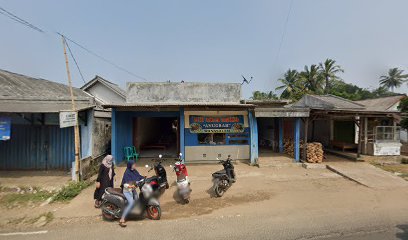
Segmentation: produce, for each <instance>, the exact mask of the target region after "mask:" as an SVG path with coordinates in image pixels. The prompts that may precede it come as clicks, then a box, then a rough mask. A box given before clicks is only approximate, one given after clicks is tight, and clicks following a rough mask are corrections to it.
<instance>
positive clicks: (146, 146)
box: [140, 144, 167, 150]
mask: <svg viewBox="0 0 408 240" xmlns="http://www.w3.org/2000/svg"><path fill="white" fill-rule="evenodd" d="M166 148H167V146H166V145H165V144H144V145H142V146H140V149H161V150H166Z"/></svg>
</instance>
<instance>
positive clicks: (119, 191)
mask: <svg viewBox="0 0 408 240" xmlns="http://www.w3.org/2000/svg"><path fill="white" fill-rule="evenodd" d="M106 192H108V193H109V194H112V195H116V196H120V197H123V198H126V197H125V195H123V193H122V189H121V188H111V187H109V188H107V189H106Z"/></svg>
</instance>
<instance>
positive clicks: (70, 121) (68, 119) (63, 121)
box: [59, 112, 78, 128]
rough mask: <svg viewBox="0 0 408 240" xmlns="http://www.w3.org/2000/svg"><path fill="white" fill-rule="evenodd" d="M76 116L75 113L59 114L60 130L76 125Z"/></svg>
mask: <svg viewBox="0 0 408 240" xmlns="http://www.w3.org/2000/svg"><path fill="white" fill-rule="evenodd" d="M77 119H78V114H77V113H76V112H60V113H59V121H60V128H66V127H73V126H75V125H77V122H78V120H77Z"/></svg>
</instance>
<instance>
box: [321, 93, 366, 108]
mask: <svg viewBox="0 0 408 240" xmlns="http://www.w3.org/2000/svg"><path fill="white" fill-rule="evenodd" d="M323 96H329V97H334V98H337V99H340V100H343V101H346V102H349V103H352V104H356V105H358V106H360V107H363V108H365V107H366V106H365V105H363V104H361V103H357V102H356V101H353V100H350V99H347V98H342V97H340V96H336V95H332V94H326V95H323Z"/></svg>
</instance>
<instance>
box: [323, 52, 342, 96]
mask: <svg viewBox="0 0 408 240" xmlns="http://www.w3.org/2000/svg"><path fill="white" fill-rule="evenodd" d="M319 67H320V74H321V75H322V77H323V78H324V80H325V85H324V93H326V94H327V93H329V91H330V87H331V86H330V85H331V82H332V81H334V80H340V77H338V76H337V74H338V73H343V72H344V70H343V69H342V68H341V66H340V65H337V64H336V61H335V60H333V59H329V58H328V59H326V61H324V63H320V64H319Z"/></svg>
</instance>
